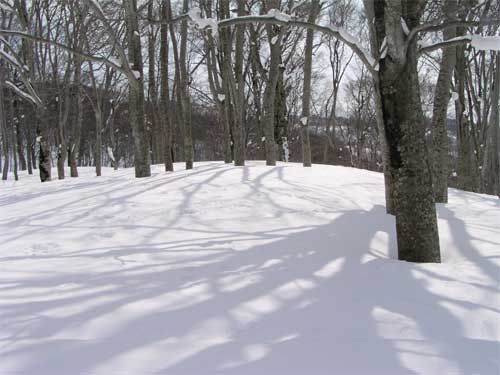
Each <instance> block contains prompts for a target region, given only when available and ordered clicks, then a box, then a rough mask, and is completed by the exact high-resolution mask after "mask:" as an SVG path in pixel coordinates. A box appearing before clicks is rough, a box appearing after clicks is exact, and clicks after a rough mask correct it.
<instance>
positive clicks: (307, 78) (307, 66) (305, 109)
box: [300, 0, 320, 167]
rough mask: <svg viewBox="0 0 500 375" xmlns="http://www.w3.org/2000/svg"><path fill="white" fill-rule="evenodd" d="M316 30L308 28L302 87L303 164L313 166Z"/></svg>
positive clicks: (312, 16) (315, 1) (314, 9)
mask: <svg viewBox="0 0 500 375" xmlns="http://www.w3.org/2000/svg"><path fill="white" fill-rule="evenodd" d="M319 7H320V4H319V0H312V2H311V9H310V11H309V18H308V20H307V22H309V23H314V22H315V21H316V17H317V13H318V12H319ZM313 42H314V30H312V29H307V31H306V45H305V49H304V84H303V89H302V118H301V119H300V126H301V140H302V165H303V166H304V167H310V166H311V141H310V139H309V116H310V106H311V74H312V49H313Z"/></svg>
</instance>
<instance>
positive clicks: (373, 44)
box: [364, 0, 395, 215]
mask: <svg viewBox="0 0 500 375" xmlns="http://www.w3.org/2000/svg"><path fill="white" fill-rule="evenodd" d="M364 6H365V12H366V14H367V16H368V26H369V30H370V48H371V51H372V53H373V54H374V55H377V54H378V53H379V51H380V46H381V45H382V40H383V36H382V35H379V34H378V33H377V30H376V28H375V8H374V6H375V4H374V2H373V1H372V0H364ZM380 37H382V39H379V38H380ZM373 85H374V87H375V105H376V112H375V114H376V119H377V128H378V134H379V142H380V149H381V151H382V168H383V171H384V186H385V190H384V191H385V209H386V212H387V213H388V214H391V215H394V214H395V208H394V181H393V178H392V175H391V172H390V168H389V148H388V147H387V142H386V138H385V125H384V115H383V110H382V98H381V88H380V82H379V79H378V77H377V78H375V79H374V82H373Z"/></svg>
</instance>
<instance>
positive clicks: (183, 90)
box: [179, 0, 194, 169]
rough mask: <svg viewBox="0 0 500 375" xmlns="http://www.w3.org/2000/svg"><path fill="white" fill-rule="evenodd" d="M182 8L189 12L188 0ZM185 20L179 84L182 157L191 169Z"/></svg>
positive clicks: (189, 99) (192, 154)
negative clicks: (181, 113) (182, 143)
mask: <svg viewBox="0 0 500 375" xmlns="http://www.w3.org/2000/svg"><path fill="white" fill-rule="evenodd" d="M182 10H183V12H184V13H187V12H189V1H188V0H183V3H182ZM187 28H188V24H187V20H185V19H184V20H183V21H182V22H181V41H180V51H179V58H180V62H181V64H180V84H181V87H180V88H181V93H182V95H181V100H182V110H183V112H184V124H183V126H184V159H185V161H186V169H193V162H194V148H193V137H192V134H191V98H190V96H189V75H188V71H187Z"/></svg>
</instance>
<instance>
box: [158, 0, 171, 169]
mask: <svg viewBox="0 0 500 375" xmlns="http://www.w3.org/2000/svg"><path fill="white" fill-rule="evenodd" d="M161 12H162V19H163V20H165V21H166V20H168V7H167V2H166V0H163V1H162V8H161ZM160 90H161V93H160V103H161V108H160V122H161V129H162V131H163V138H164V142H163V159H164V164H165V171H166V172H173V170H174V164H173V159H172V123H171V111H170V88H169V83H168V25H167V24H165V23H163V24H162V25H161V29H160Z"/></svg>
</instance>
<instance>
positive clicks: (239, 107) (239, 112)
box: [229, 0, 245, 166]
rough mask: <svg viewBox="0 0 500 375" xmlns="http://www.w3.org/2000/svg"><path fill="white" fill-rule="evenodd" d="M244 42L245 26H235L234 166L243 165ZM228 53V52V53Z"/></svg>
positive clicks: (240, 12) (240, 7) (240, 6)
mask: <svg viewBox="0 0 500 375" xmlns="http://www.w3.org/2000/svg"><path fill="white" fill-rule="evenodd" d="M244 15H245V1H243V0H238V17H242V16H244ZM244 42H245V26H244V25H238V26H236V41H235V57H234V59H235V60H234V76H235V83H236V84H235V85H234V84H233V85H232V86H233V91H234V93H233V95H232V96H233V98H234V100H233V108H234V117H235V119H234V123H233V142H234V148H233V153H234V165H236V166H243V165H245V140H244V134H243V128H244V120H245V115H244V114H245V108H244V105H245V76H244V74H243V59H244V54H243V45H244ZM229 52H230V51H229Z"/></svg>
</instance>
